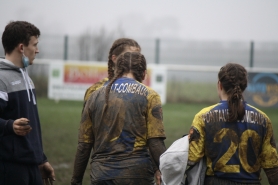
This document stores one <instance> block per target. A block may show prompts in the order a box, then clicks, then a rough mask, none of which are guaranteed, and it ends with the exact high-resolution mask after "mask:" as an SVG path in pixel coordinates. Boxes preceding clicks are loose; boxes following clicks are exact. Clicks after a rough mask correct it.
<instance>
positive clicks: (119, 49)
mask: <svg viewBox="0 0 278 185" xmlns="http://www.w3.org/2000/svg"><path fill="white" fill-rule="evenodd" d="M129 46H133V47H136V48H138V49H139V50H141V48H140V46H139V44H138V43H137V42H136V41H135V40H133V39H129V38H120V39H117V40H115V41H114V43H113V45H112V47H111V48H110V51H109V56H108V79H109V80H111V79H112V78H113V77H114V67H115V64H114V62H113V61H112V55H116V56H119V55H120V54H121V53H123V52H124V51H125V49H126V48H127V47H129Z"/></svg>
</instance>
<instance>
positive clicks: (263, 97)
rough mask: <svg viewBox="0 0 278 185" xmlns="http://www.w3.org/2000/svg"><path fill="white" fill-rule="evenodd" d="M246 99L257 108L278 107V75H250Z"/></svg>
mask: <svg viewBox="0 0 278 185" xmlns="http://www.w3.org/2000/svg"><path fill="white" fill-rule="evenodd" d="M244 97H245V100H246V101H247V103H249V104H251V105H254V106H257V107H278V74H277V73H255V72H252V73H248V86H247V88H246V90H245V93H244Z"/></svg>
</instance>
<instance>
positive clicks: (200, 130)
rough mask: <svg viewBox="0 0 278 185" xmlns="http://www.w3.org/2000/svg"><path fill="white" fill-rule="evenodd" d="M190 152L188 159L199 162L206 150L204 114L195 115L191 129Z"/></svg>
mask: <svg viewBox="0 0 278 185" xmlns="http://www.w3.org/2000/svg"><path fill="white" fill-rule="evenodd" d="M189 141H190V142H189V154H188V160H189V161H191V162H199V161H200V160H201V158H202V157H203V156H204V150H205V131H204V121H203V119H202V114H201V113H198V114H196V115H195V117H194V119H193V122H192V125H191V129H190V131H189Z"/></svg>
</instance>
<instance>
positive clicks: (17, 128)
mask: <svg viewBox="0 0 278 185" xmlns="http://www.w3.org/2000/svg"><path fill="white" fill-rule="evenodd" d="M13 130H14V133H15V134H16V135H19V136H26V135H27V134H28V133H29V132H30V131H31V130H32V127H31V126H30V125H29V120H28V119H27V118H20V119H17V120H15V121H14V123H13Z"/></svg>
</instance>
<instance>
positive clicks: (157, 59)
mask: <svg viewBox="0 0 278 185" xmlns="http://www.w3.org/2000/svg"><path fill="white" fill-rule="evenodd" d="M159 50H160V40H159V39H156V40H155V63H156V64H159Z"/></svg>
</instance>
